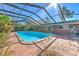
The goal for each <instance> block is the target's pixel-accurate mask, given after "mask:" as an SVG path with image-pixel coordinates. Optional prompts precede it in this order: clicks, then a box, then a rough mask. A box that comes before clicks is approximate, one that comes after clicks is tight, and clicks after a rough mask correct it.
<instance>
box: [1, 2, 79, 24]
mask: <svg viewBox="0 0 79 59" xmlns="http://www.w3.org/2000/svg"><path fill="white" fill-rule="evenodd" d="M78 5H79V4H78V3H61V4H59V5H58V4H51V3H2V4H0V14H4V15H8V16H10V18H11V21H16V22H27V23H29V24H31V25H41V24H47V23H48V22H50V23H63V20H62V19H61V18H60V15H61V14H62V17H63V18H64V20H65V22H68V21H74V20H79V18H78V17H79V10H78V9H79V6H78ZM63 6H65V7H67V8H68V9H70V10H72V11H74V12H75V13H74V16H73V17H72V18H65V17H64V16H63V13H62V10H61V8H62V7H63ZM59 9H60V12H61V14H60V12H59Z"/></svg>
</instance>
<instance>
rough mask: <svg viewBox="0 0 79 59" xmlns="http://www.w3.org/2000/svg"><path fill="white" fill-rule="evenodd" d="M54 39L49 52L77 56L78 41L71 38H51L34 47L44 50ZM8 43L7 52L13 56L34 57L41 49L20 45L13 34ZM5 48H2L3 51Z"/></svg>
mask: <svg viewBox="0 0 79 59" xmlns="http://www.w3.org/2000/svg"><path fill="white" fill-rule="evenodd" d="M54 39H56V41H55V42H54V43H53V44H52V45H51V46H50V47H49V48H48V49H49V50H54V51H56V52H58V53H60V54H62V55H65V56H70V55H71V56H72V55H74V56H75V55H79V43H78V41H77V42H76V41H73V39H72V38H67V37H64V36H61V37H60V36H58V37H51V39H49V40H48V39H46V40H44V41H42V42H40V43H38V44H36V45H37V46H39V47H40V48H42V49H44V48H45V47H46V46H47V45H49V44H50V43H51V41H52V40H54ZM8 42H9V44H8V45H10V48H9V51H13V53H12V55H13V56H36V55H38V54H39V53H40V51H41V49H40V48H39V47H37V46H36V45H22V44H20V43H19V42H18V39H17V37H16V35H15V33H14V32H12V33H10V35H9V40H8ZM6 47H7V46H6ZM6 47H4V49H5V48H6Z"/></svg>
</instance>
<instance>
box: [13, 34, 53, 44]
mask: <svg viewBox="0 0 79 59" xmlns="http://www.w3.org/2000/svg"><path fill="white" fill-rule="evenodd" d="M14 33H15V35H16V37H17V39H18V41H19V43H20V44H23V45H34V44H36V43H40V42H42V41H45V40H47V39H49V37H52V36H48V37H46V38H42V39H41V40H38V41H33V42H29V43H28V42H24V41H23V40H22V39H21V38H20V37H19V36H18V35H17V33H16V32H14Z"/></svg>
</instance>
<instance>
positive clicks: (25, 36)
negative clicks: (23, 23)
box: [16, 31, 54, 42]
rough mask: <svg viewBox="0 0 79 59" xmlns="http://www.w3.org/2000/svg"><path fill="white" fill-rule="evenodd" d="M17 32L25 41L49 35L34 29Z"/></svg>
mask: <svg viewBox="0 0 79 59" xmlns="http://www.w3.org/2000/svg"><path fill="white" fill-rule="evenodd" d="M16 34H17V35H18V37H19V38H20V39H22V40H23V41H24V42H36V41H40V40H41V39H43V38H46V37H48V36H49V34H48V33H44V32H34V31H17V32H16ZM53 35H54V34H53Z"/></svg>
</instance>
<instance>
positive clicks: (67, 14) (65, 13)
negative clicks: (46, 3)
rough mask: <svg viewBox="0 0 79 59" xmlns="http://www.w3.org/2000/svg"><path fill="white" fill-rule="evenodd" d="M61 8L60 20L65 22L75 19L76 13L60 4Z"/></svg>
mask: <svg viewBox="0 0 79 59" xmlns="http://www.w3.org/2000/svg"><path fill="white" fill-rule="evenodd" d="M58 7H59V14H60V18H61V19H62V21H65V19H66V18H71V17H73V14H74V11H72V10H71V9H68V8H67V7H65V6H62V7H61V6H60V4H58Z"/></svg>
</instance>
